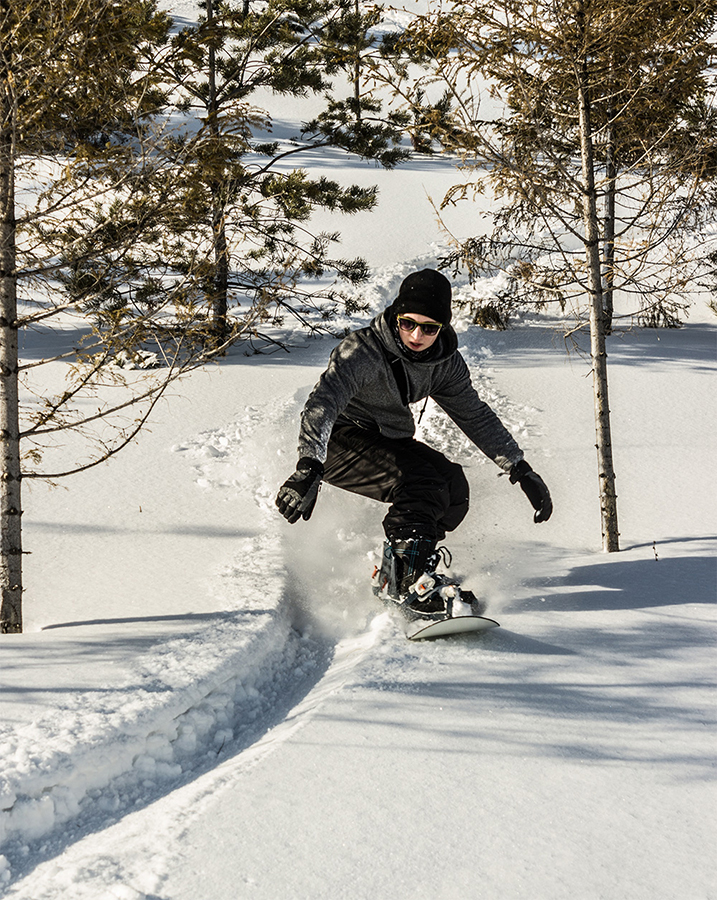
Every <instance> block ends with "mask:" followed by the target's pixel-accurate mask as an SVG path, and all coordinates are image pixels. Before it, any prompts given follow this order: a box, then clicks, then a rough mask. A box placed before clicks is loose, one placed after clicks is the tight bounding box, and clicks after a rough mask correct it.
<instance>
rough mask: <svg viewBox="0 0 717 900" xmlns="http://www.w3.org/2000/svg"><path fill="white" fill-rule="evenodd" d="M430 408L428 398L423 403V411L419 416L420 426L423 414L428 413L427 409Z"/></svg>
mask: <svg viewBox="0 0 717 900" xmlns="http://www.w3.org/2000/svg"><path fill="white" fill-rule="evenodd" d="M427 406H428V397H426V399H425V400H424V401H423V409H422V410H421V411H420V413H419V414H418V424H419V425H420V424H421V419H422V418H423V414H424V412H425V411H426V407H427Z"/></svg>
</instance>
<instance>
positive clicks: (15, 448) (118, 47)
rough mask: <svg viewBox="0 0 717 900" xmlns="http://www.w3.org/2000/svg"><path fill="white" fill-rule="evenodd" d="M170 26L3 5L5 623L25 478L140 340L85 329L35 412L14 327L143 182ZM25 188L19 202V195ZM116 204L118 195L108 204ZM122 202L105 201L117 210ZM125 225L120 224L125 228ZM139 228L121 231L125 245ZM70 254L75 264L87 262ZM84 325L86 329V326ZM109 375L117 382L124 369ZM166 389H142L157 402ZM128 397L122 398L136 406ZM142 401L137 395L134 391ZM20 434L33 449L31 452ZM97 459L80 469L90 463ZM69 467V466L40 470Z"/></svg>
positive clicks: (149, 5)
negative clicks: (57, 385)
mask: <svg viewBox="0 0 717 900" xmlns="http://www.w3.org/2000/svg"><path fill="white" fill-rule="evenodd" d="M168 25H169V21H168V19H167V17H166V16H163V15H160V14H158V13H157V12H156V7H155V3H154V2H150V0H66V2H63V3H59V4H50V5H48V4H46V3H42V2H40V0H0V434H1V436H2V472H1V473H0V519H1V521H2V544H1V547H0V591H1V592H2V601H1V603H2V605H1V608H0V630H2V632H19V631H21V630H22V591H23V583H22V553H23V550H22V531H21V515H22V496H21V485H22V481H23V480H24V479H26V478H30V477H39V476H40V475H41V473H40V472H38V471H37V469H36V467H35V465H34V464H35V463H36V462H37V460H38V458H39V457H40V454H41V451H40V448H39V447H38V446H37V445H35V446H32V440H33V439H34V440H36V441H39V442H44V441H46V440H47V437H48V436H49V435H50V434H51V433H53V432H54V431H55V430H57V429H58V428H63V427H66V426H68V425H72V426H74V427H78V428H82V427H91V425H92V423H93V422H95V421H97V420H99V419H101V418H102V417H103V416H104V415H106V414H109V413H111V412H112V409H113V405H112V404H109V405H107V404H105V406H104V408H101V409H99V410H97V411H93V412H91V413H82V412H81V411H79V410H78V408H77V406H76V405H73V404H74V402H75V401H76V399H77V398H78V396H79V395H80V394H81V392H83V391H84V392H85V394H87V392H89V393H90V394H91V393H92V391H93V390H94V388H95V387H96V385H97V381H98V378H99V377H100V375H101V373H102V372H103V371H105V370H106V366H107V363H108V362H110V361H111V360H112V359H113V358H114V350H115V349H116V347H118V346H120V345H122V346H125V341H124V338H127V339H128V342H131V340H133V339H134V338H133V335H132V334H130V335H126V334H125V335H124V336H123V335H122V333H121V329H120V330H115V332H114V334H113V341H114V347H113V346H112V341H110V342H108V341H107V340H106V339H105V338H106V335H103V334H95V335H94V337H92V336H91V335H88V340H89V341H90V344H91V346H88V348H87V349H86V351H85V353H84V355H83V354H82V353H76V352H75V351H72V352H71V354H69V355H70V356H72V357H73V358H74V359H75V366H74V374H75V378H74V379H73V380H72V383H71V384H70V385H69V386H68V388H67V390H66V391H64V392H63V393H61V395H60V396H59V397H56V398H51V397H45V398H41V400H40V401H39V402H38V403H36V404H34V410H33V411H32V412H31V414H30V415H28V414H27V413H28V412H29V411H28V410H25V409H22V408H21V407H20V401H19V384H20V380H21V379H22V378H26V377H29V376H30V374H31V372H32V371H33V369H34V367H35V366H36V365H37V364H38V363H35V362H33V363H21V361H20V359H19V357H18V333H19V331H20V330H21V329H23V328H32V327H38V326H40V325H42V326H45V325H46V324H47V323H48V322H50V321H51V320H52V319H53V317H55V316H57V315H58V314H61V313H62V312H63V311H64V310H67V309H68V308H72V307H73V304H72V298H67V297H66V296H64V297H63V296H62V295H61V294H60V293H59V292H58V290H57V288H58V279H59V278H60V277H61V275H62V270H63V266H64V265H65V263H66V255H65V254H64V251H65V250H66V249H67V247H68V241H69V238H68V236H67V232H68V229H69V231H71V230H72V222H73V221H74V222H83V221H84V218H85V215H86V213H87V211H88V210H90V209H92V210H94V211H95V212H96V213H97V214H98V215H97V218H96V222H95V224H96V225H97V228H96V233H97V235H99V234H100V232H101V231H102V229H105V231H106V232H109V231H111V217H110V219H108V217H107V215H104V216H102V215H99V210H100V209H101V208H102V206H103V203H104V205H105V207H107V205H108V204H107V201H106V198H108V197H110V196H113V197H115V198H117V197H121V196H122V193H123V192H124V195H125V197H127V196H131V195H132V194H133V193H134V188H135V186H136V184H137V183H141V181H142V175H141V168H142V167H141V155H140V156H139V158H140V162H138V151H139V149H140V148H141V142H142V121H143V120H144V119H145V118H146V117H147V116H149V115H151V114H152V113H156V112H157V110H158V109H159V108H161V106H162V104H163V102H164V97H163V94H162V91H161V90H160V88H159V85H158V83H157V81H156V79H155V78H154V77H153V75H152V72H151V66H150V65H149V63H150V61H151V60H152V58H153V55H154V53H155V52H156V51H157V50H158V48H160V47H161V46H162V43H163V41H164V39H165V35H166V33H167V29H168ZM18 186H19V187H21V188H22V202H21V203H20V202H18V200H17V196H18V194H19V192H18ZM113 202H115V201H113ZM112 205H113V204H112V203H110V204H109V206H110V207H111V206H112ZM120 231H121V229H120ZM133 236H134V235H132V234H129V235H128V234H127V233H125V234H117V233H115V235H114V246H115V251H116V252H117V253H121V252H122V251H121V249H120V248H121V246H124V247H125V249H126V248H127V246H128V244H127V238H130V239H131V238H132V237H133ZM95 249H96V247H94V246H93V244H92V241H87V242H86V244H85V255H84V257H83V256H82V254H81V253H80V252H79V250H78V248H74V249H73V251H72V257H73V261H74V263H75V265H76V267H77V268H78V269H80V268H81V267H82V266H83V265H86V266H87V265H88V261H89V260H91V259H92V254H93V252H94V250H95ZM88 331H89V329H88ZM112 371H113V370H111V371H110V376H111V377H113V378H114V379H115V381H121V377H120V376H119V375H117V374H112ZM161 390H162V386H161V383H160V382H156V383H155V384H153V385H152V386H143V387H140V389H139V393H140V395H143V396H144V399H145V400H149V401H150V403H151V401H152V398H153V397H156V396H157V395H158V394H159V393H161ZM132 399H133V398H129V399H128V398H126V397H125V399H123V400H122V401H119V402H118V403H117V404H114V409H115V410H118V409H127V408H128V407H129V405H130V404H131V402H132ZM134 399H137V395H136V393H135V395H134ZM144 418H146V412H145V413H144V414H141V415H139V417H138V418H137V419H136V420H135V421H133V422H130V423H129V424H126V425H123V426H121V427H120V430H119V433H118V440H117V441H116V443H115V444H114V446H109V445H108V444H103V445H100V448H99V458H106V457H107V456H109V455H112V454H113V453H114V452H116V450H117V448H118V447H119V446H122V445H123V444H124V443H126V442H127V441H128V440H130V439H131V437H132V435H133V434H135V433H136V431H137V430H138V428H139V427H140V425H141V423H142V421H144ZM21 442H23V446H25V444H26V442H30V445H31V446H30V449H29V450H28V451H27V452H26V453H24V454H22V453H21ZM89 464H90V463H85V464H78V466H77V467H76V468H78V469H79V468H82V467H84V466H86V465H89ZM44 474H45V475H47V474H53V475H54V474H58V475H59V474H63V473H44Z"/></svg>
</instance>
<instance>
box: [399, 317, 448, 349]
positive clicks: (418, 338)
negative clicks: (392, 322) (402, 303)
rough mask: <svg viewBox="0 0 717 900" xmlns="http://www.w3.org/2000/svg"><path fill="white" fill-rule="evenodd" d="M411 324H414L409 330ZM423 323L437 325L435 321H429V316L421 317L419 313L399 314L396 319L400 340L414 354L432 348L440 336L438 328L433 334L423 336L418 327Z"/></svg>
mask: <svg viewBox="0 0 717 900" xmlns="http://www.w3.org/2000/svg"><path fill="white" fill-rule="evenodd" d="M407 320H409V321H407ZM411 323H415V324H414V327H413V328H411ZM424 323H429V324H431V325H436V324H438V323H437V322H436V320H435V319H431V318H430V316H422V315H421V314H420V313H411V312H407V313H401V315H400V316H399V317H398V333H399V334H400V335H401V340H402V341H403V343H404V344H405V345H406V347H408V349H409V350H414V351H415V352H416V353H420V352H421V350H428V348H429V347H432V346H433V344H434V343H435V342H436V340H437V339H438V335H439V334H440V328H439V329H438V330H437V331H436V333H435V334H424V333H423V331H422V330H421V329H420V328H419V327H418V326H419V325H422V324H424Z"/></svg>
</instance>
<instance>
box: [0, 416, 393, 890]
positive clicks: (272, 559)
mask: <svg viewBox="0 0 717 900" xmlns="http://www.w3.org/2000/svg"><path fill="white" fill-rule="evenodd" d="M294 406H295V404H293V403H292V404H285V408H284V409H283V410H277V409H272V410H268V411H267V410H264V411H263V412H259V411H258V410H256V409H254V408H248V409H247V411H246V413H245V415H244V416H243V417H241V419H240V420H239V421H238V422H236V423H234V424H232V425H231V426H230V427H227V428H224V429H221V430H217V431H214V432H211V433H205V434H203V435H199V436H198V438H196V439H194V440H193V441H190V442H187V443H186V444H183V445H181V446H180V447H175V448H173V449H174V450H175V451H176V452H187V453H188V455H189V456H190V457H191V462H192V464H193V467H194V472H195V476H196V478H195V480H196V482H197V485H198V486H199V487H200V488H201V489H204V490H215V491H217V492H218V497H217V501H218V502H221V499H222V497H224V499H231V500H232V501H233V502H234V503H238V504H242V505H243V508H244V510H245V516H246V519H247V521H250V522H251V525H252V528H253V529H254V531H255V534H254V535H253V536H251V537H242V538H240V539H238V540H237V544H236V551H237V552H236V554H235V556H234V559H233V561H232V562H231V563H230V564H228V565H227V566H225V568H224V570H223V571H221V572H220V573H219V576H218V577H217V578H216V587H215V593H216V594H217V600H219V601H220V603H219V606H220V609H221V610H222V612H220V613H218V614H212V615H208V616H206V617H201V618H202V623H201V624H200V626H199V627H198V628H195V629H194V630H193V631H192V633H191V634H188V635H186V636H184V635H183V636H178V637H174V638H172V639H170V640H167V641H164V642H162V643H159V644H156V645H154V646H151V647H150V648H149V650H148V651H147V653H145V654H144V655H143V656H142V657H140V658H139V659H138V660H137V662H136V671H135V672H134V673H133V677H131V678H130V679H129V681H131V682H132V683H131V684H130V683H129V682H128V683H127V684H126V685H123V684H120V685H118V686H116V688H113V689H112V690H108V691H107V692H105V693H104V695H103V696H102V700H101V703H99V704H98V702H97V699H96V698H94V697H91V696H90V697H88V696H77V697H74V698H73V697H67V698H64V699H63V698H60V700H59V703H60V704H64V708H63V710H62V714H61V715H62V721H63V722H64V723H65V725H64V728H62V729H60V728H58V723H57V720H55V719H53V720H52V721H50V720H48V721H43V720H41V721H39V722H36V723H34V725H33V726H32V729H30V730H31V731H32V735H30V734H29V733H28V729H21V730H20V731H19V732H17V734H16V735H15V736H14V738H15V743H14V744H13V743H12V742H11V741H5V742H4V743H3V744H2V752H3V758H4V760H5V762H6V765H5V771H4V772H3V777H2V783H1V784H0V794H1V796H2V799H3V803H2V807H3V810H2V813H0V843H1V844H2V854H3V856H0V863H2V867H1V869H0V876H2V878H1V879H0V891H2V889H3V888H4V889H5V890H6V892H7V894H6V895H7V896H11V897H23V896H27V897H30V896H32V897H33V900H40V898H43V897H45V898H60V897H70V896H71V897H72V898H73V900H75V898H81V897H85V896H87V897H90V896H91V897H93V900H94V898H96V897H98V896H100V894H98V884H97V878H98V877H99V880H100V882H103V881H105V880H106V881H107V884H108V886H109V887H108V890H109V893H107V895H106V896H107V897H115V896H119V897H125V896H127V897H131V898H136V897H142V896H149V895H150V894H151V889H150V888H146V889H143V890H138V891H137V892H135V893H132V892H131V891H130V892H129V893H128V892H127V890H129V889H127V890H125V886H126V885H128V884H129V883H138V882H137V878H138V879H139V881H140V882H142V883H147V879H148V878H149V880H150V881H151V873H152V872H153V871H155V870H156V866H154V864H153V860H155V858H156V857H157V853H158V848H157V840H155V839H154V838H153V840H152V842H151V846H150V847H147V846H146V843H147V842H146V836H147V834H148V833H151V829H150V832H148V830H147V829H148V826H147V825H146V823H145V824H142V823H143V822H145V819H148V820H152V817H153V816H154V815H155V812H154V809H155V807H157V806H160V807H161V808H162V809H164V808H165V807H166V808H167V809H169V810H170V812H169V813H167V814H168V815H169V819H170V821H173V822H175V824H176V828H177V829H179V828H181V826H182V824H183V823H185V822H186V820H187V816H188V815H190V813H191V810H192V809H193V808H194V807H195V806H196V805H197V804H198V803H200V801H201V797H202V796H210V795H211V794H212V793H213V792H214V791H215V790H216V788H217V787H218V786H219V785H221V783H223V781H225V780H226V779H231V778H232V777H235V775H236V773H237V772H239V771H243V770H244V769H245V768H246V766H247V765H250V764H252V763H253V762H255V761H256V760H257V759H260V758H261V757H263V756H264V755H265V754H266V753H268V752H270V751H271V750H272V749H273V748H274V747H276V746H277V745H278V744H280V743H281V742H283V741H284V740H286V739H287V738H288V737H290V736H291V735H292V734H293V733H294V732H295V731H296V729H298V728H300V727H301V726H302V724H303V723H304V722H305V721H306V720H307V718H308V717H309V716H310V715H312V714H313V712H314V711H315V710H316V709H317V708H318V707H319V706H320V705H321V703H322V702H323V700H324V699H325V698H326V697H327V696H329V695H331V694H332V693H334V692H335V691H337V690H339V689H340V688H341V686H342V685H343V683H344V682H345V680H346V678H347V677H348V675H349V673H350V672H351V670H352V669H353V667H354V666H355V665H356V664H357V663H358V662H359V661H360V660H361V659H363V658H364V657H365V656H366V654H367V653H368V652H369V649H370V647H371V646H372V645H373V644H374V642H375V641H376V638H377V635H378V634H379V633H380V631H381V629H382V627H384V626H385V625H386V624H387V621H386V617H385V616H380V615H379V616H378V617H376V613H377V610H376V608H375V605H374V604H373V603H371V602H370V600H368V599H367V602H366V603H365V604H360V603H359V614H358V616H357V617H354V618H353V619H351V618H350V617H347V616H346V615H345V614H342V613H339V614H338V618H335V617H332V616H333V613H334V611H335V610H334V604H333V603H332V602H331V598H330V597H327V596H324V597H323V598H322V596H321V594H322V588H321V584H317V582H316V580H315V578H314V577H312V576H313V575H315V572H312V566H311V564H310V559H311V558H313V559H316V554H315V553H312V554H310V555H309V556H307V553H306V551H305V548H303V549H302V547H301V541H298V542H297V541H296V540H292V538H296V536H297V534H298V532H294V531H293V530H289V531H288V532H287V531H286V530H285V529H283V526H282V523H281V521H278V522H277V513H276V511H275V510H274V509H273V496H272V488H273V486H274V484H273V479H275V478H276V477H277V476H276V474H275V473H274V472H273V471H272V466H271V465H270V464H266V463H267V455H266V452H268V451H269V449H270V447H269V444H270V441H271V434H272V433H273V434H274V435H275V434H276V419H277V417H280V416H281V415H282V414H283V415H287V416H288V415H294V414H295V410H294ZM268 423H273V424H268ZM263 426H267V427H266V428H265V427H263ZM259 444H260V445H261V446H262V447H263V448H264V451H265V453H264V455H263V457H260V458H263V460H264V463H265V465H264V467H263V468H262V470H261V471H259V469H258V467H257V465H256V459H257V456H259V454H257V449H256V448H257V446H258V445H259ZM319 527H321V524H320V523H319ZM323 527H324V528H328V530H329V531H332V532H334V538H335V539H336V540H339V541H340V542H342V544H343V546H344V547H346V545H347V544H352V541H353V542H355V539H356V536H355V535H347V534H345V533H343V532H341V533H340V534H336V531H335V529H334V525H333V523H331V522H324V526H323ZM282 532H283V533H284V534H288V539H282V537H281V533H282ZM287 560H288V564H287ZM292 560H293V562H292ZM299 560H301V561H302V563H301V564H299ZM368 566H369V563H368V561H364V567H365V568H367V569H368ZM325 574H326V573H325ZM324 584H326V585H328V586H329V587H330V588H331V590H333V591H334V592H335V593H338V594H342V593H343V594H347V600H348V601H352V600H355V596H354V597H353V598H352V597H350V596H348V595H350V594H354V595H355V593H356V584H355V583H354V584H353V585H351V584H350V583H347V582H345V581H343V580H342V579H340V578H339V580H338V581H337V580H336V579H335V578H334V579H333V580H332V578H331V577H327V579H326V580H325V582H324ZM323 593H325V592H323ZM369 596H370V595H369ZM322 600H324V601H326V600H328V602H323V603H322ZM349 605H351V603H350V602H349ZM329 611H331V612H329ZM347 618H348V619H349V620H348V621H347ZM371 620H373V622H371V624H370V625H368V623H369V622H370V621H371ZM347 635H348V636H347ZM130 701H131V702H130ZM73 703H74V704H75V714H74V715H70V709H69V707H70V706H71V705H72V704H73ZM93 704H94V706H93ZM50 718H52V717H50ZM33 736H34V739H33ZM33 748H35V749H33ZM38 748H39V749H38ZM39 757H41V758H39ZM189 798H191V799H189ZM172 810H176V819H173V818H172V812H171V811H172ZM163 815H164V814H163ZM62 826H65V827H64V828H63V827H62ZM68 826H69V827H68ZM117 831H120V832H122V834H123V836H122V844H123V846H124V845H125V843H126V842H127V841H129V844H130V845H131V846H132V848H133V849H132V852H131V853H129V854H125V853H124V852H123V854H122V859H123V860H125V861H126V860H128V859H129V860H132V868H133V871H134V872H135V874H136V878H135V876H134V875H132V877H130V876H128V875H126V873H125V874H121V875H120V869H121V868H122V866H123V865H125V863H120V862H118V860H117V859H116V858H115V857H114V856H113V855H112V854H111V853H110V852H109V850H108V849H107V848H108V847H109V846H112V845H113V844H114V842H115V838H114V837H113V836H112V835H113V834H115V833H116V832H117ZM125 831H127V834H126V835H125ZM161 831H162V834H163V835H164V834H166V838H162V841H161V842H162V844H163V846H164V847H165V848H166V852H167V853H168V852H170V850H169V848H170V847H171V844H172V840H173V836H175V837H176V832H174V831H172V830H171V829H170V831H169V832H167V829H166V825H165V823H164V819H163V824H162V829H161ZM105 840H108V841H109V844H105V843H104V842H105ZM101 848H105V849H101ZM108 854H109V855H108ZM160 858H161V853H160ZM29 860H32V862H31V863H28V861H29ZM38 862H39V865H38ZM135 862H136V865H135ZM160 869H161V866H160ZM105 876H106V879H105ZM26 879H27V880H28V882H31V887H30V886H28V888H27V894H26V893H25V892H24V891H25V889H24V887H23V883H24V882H25V880H26ZM38 879H39V880H38ZM85 883H86V884H87V891H86V892H83V891H84V888H83V885H84V884H85ZM120 886H122V888H121V889H120ZM117 890H120V893H119V894H118V893H117ZM148 891H149V892H150V894H148V893H147V892H148ZM3 896H5V894H3Z"/></svg>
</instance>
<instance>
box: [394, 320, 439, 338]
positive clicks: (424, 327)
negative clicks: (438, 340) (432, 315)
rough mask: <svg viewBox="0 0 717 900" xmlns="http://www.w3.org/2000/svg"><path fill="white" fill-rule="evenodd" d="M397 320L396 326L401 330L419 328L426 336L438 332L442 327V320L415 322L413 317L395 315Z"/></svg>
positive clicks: (431, 335) (408, 330)
mask: <svg viewBox="0 0 717 900" xmlns="http://www.w3.org/2000/svg"><path fill="white" fill-rule="evenodd" d="M396 318H397V320H398V327H399V328H400V329H401V331H405V332H409V333H410V332H412V331H415V330H416V329H417V328H420V329H421V332H422V333H423V334H425V335H426V337H433V335H434V334H438V332H439V331H440V330H441V328H443V323H442V322H416V321H415V319H409V317H408V316H396Z"/></svg>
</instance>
